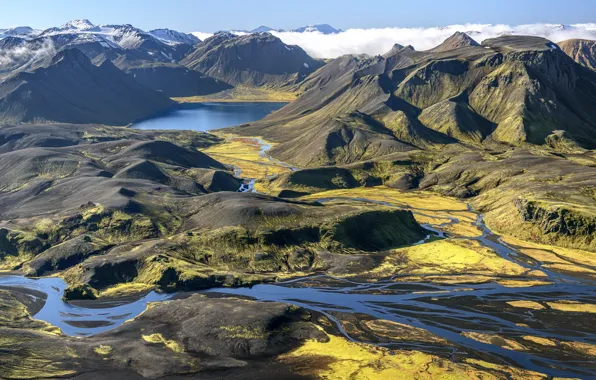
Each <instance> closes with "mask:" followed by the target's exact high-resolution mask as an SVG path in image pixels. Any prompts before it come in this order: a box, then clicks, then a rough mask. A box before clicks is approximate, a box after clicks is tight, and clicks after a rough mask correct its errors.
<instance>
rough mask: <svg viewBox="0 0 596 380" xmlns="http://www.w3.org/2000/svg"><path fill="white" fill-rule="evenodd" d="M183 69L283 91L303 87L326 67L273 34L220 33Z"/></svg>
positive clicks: (185, 62)
mask: <svg viewBox="0 0 596 380" xmlns="http://www.w3.org/2000/svg"><path fill="white" fill-rule="evenodd" d="M181 63H182V64H183V65H185V66H187V67H189V68H191V69H194V70H198V71H201V72H204V73H205V74H207V75H210V76H213V77H215V78H217V79H221V80H223V81H225V82H226V83H229V84H232V85H234V86H237V85H243V86H263V87H282V86H288V85H292V84H296V83H299V82H300V81H302V80H303V79H304V78H305V77H306V76H308V75H309V74H310V73H312V72H313V71H315V70H316V69H318V68H319V67H321V66H322V65H323V64H322V63H321V62H319V61H317V60H314V59H313V58H311V57H310V56H309V55H308V54H306V52H305V51H304V50H302V49H301V48H300V47H298V46H288V45H286V44H284V43H283V42H282V41H281V40H280V39H279V38H277V37H274V36H273V35H271V34H269V33H257V34H250V35H246V36H236V35H234V34H231V33H226V32H223V33H218V34H216V35H214V36H213V37H210V38H208V39H206V40H205V41H203V43H202V44H200V45H198V46H197V47H196V49H195V50H194V51H192V52H191V53H189V54H188V55H187V56H186V57H185V58H184V59H183V60H182V62H181Z"/></svg>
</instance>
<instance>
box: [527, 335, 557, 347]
mask: <svg viewBox="0 0 596 380" xmlns="http://www.w3.org/2000/svg"><path fill="white" fill-rule="evenodd" d="M523 338H524V340H528V341H530V342H534V343H537V344H540V345H542V346H550V347H556V346H557V342H555V341H553V340H550V339H547V338H542V337H539V336H531V335H526V336H524V337H523Z"/></svg>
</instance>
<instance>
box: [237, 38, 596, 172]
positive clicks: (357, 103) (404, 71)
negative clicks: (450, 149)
mask: <svg viewBox="0 0 596 380" xmlns="http://www.w3.org/2000/svg"><path fill="white" fill-rule="evenodd" d="M459 38H460V39H463V40H466V39H465V37H462V36H461V35H460V36H459ZM451 40H452V41H451V42H453V38H452V39H451ZM300 88H302V89H304V91H305V92H304V94H303V95H302V96H301V97H300V98H298V100H296V101H295V102H293V103H292V104H290V105H288V106H287V107H284V108H283V109H281V110H280V111H278V112H276V113H274V114H272V115H270V116H269V117H267V118H265V119H264V120H262V121H259V122H256V123H253V124H251V125H249V126H247V127H241V128H236V129H235V132H237V133H246V134H251V135H258V136H263V137H265V138H268V139H271V140H273V141H275V142H279V143H280V144H279V145H277V146H276V147H275V148H274V149H273V150H272V154H273V155H274V156H276V157H280V158H283V159H284V160H286V161H289V162H292V163H294V164H297V165H301V166H316V165H321V164H342V163H343V164H345V163H351V162H354V161H356V160H358V159H363V158H365V157H370V155H368V154H360V153H362V152H366V151H367V150H369V148H368V146H369V144H370V141H373V140H376V138H382V139H393V141H394V142H397V143H398V144H392V145H391V146H392V148H391V149H383V150H382V151H383V152H390V151H392V150H397V149H398V147H399V149H404V147H407V146H409V147H416V148H425V149H428V148H440V147H442V146H444V145H445V144H455V145H457V144H464V145H476V146H480V145H481V144H483V145H486V144H491V145H494V144H497V145H499V144H500V145H503V144H506V145H522V144H526V143H531V144H545V143H547V141H551V140H552V138H551V137H552V136H555V135H557V136H558V133H559V132H557V131H559V130H564V131H565V136H566V138H569V139H570V141H574V143H575V144H578V145H580V146H583V147H586V148H593V147H596V133H594V132H595V131H596V74H595V73H593V72H592V71H590V70H588V69H586V68H584V67H582V66H580V65H578V64H577V63H575V62H573V60H571V59H570V58H569V57H568V56H567V55H565V54H564V53H563V52H562V51H561V50H560V49H559V48H558V46H557V45H556V44H554V43H552V42H551V41H548V40H545V39H543V38H538V37H523V36H504V37H499V38H496V39H490V40H487V41H485V42H484V43H483V45H482V46H474V44H473V43H470V42H469V41H468V43H467V44H464V46H463V47H459V48H454V49H447V50H445V49H438V50H434V51H426V52H417V51H414V50H413V49H409V48H404V49H401V50H399V49H397V50H396V51H393V52H392V53H391V54H387V55H386V56H385V57H375V58H369V59H366V58H357V57H342V58H338V59H337V60H334V61H331V62H330V63H328V64H327V65H326V66H325V67H323V68H321V69H319V70H318V71H316V72H315V73H313V74H311V75H310V76H309V77H308V78H307V79H306V80H305V81H304V82H303V83H302V84H301V87H300ZM331 120H342V124H344V125H351V124H356V125H361V123H362V122H363V121H364V123H366V124H367V125H368V127H370V131H371V132H370V133H374V134H375V137H374V138H373V137H372V136H371V135H370V133H369V134H368V135H367V138H366V139H358V140H356V141H353V140H350V142H349V143H348V142H347V141H346V143H345V144H343V145H342V148H341V149H337V147H336V146H335V147H333V148H332V149H329V146H327V145H323V144H320V143H318V144H314V145H313V143H314V142H315V141H322V140H325V139H326V137H325V136H331V135H332V134H333V133H334V129H333V128H330V127H329V125H330V121H331ZM378 125H380V126H382V127H383V129H382V132H380V131H381V129H379V128H378ZM387 131H390V133H389V134H387ZM293 146H306V147H309V149H304V150H302V151H300V150H299V149H295V148H292V147H293ZM383 146H384V147H387V144H384V145H383ZM315 147H316V148H315ZM311 148H312V150H311ZM346 151H351V152H352V153H350V154H346V153H345V152H346ZM356 152H360V153H358V154H356ZM380 152H381V151H379V152H378V153H380Z"/></svg>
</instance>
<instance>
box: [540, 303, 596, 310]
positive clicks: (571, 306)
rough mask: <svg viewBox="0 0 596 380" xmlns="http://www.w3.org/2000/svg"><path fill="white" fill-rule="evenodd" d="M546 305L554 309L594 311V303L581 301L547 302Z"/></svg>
mask: <svg viewBox="0 0 596 380" xmlns="http://www.w3.org/2000/svg"><path fill="white" fill-rule="evenodd" d="M546 304H547V305H548V306H550V308H551V309H554V310H560V311H570V312H574V313H596V305H594V304H589V303H581V302H575V301H557V302H547V303H546Z"/></svg>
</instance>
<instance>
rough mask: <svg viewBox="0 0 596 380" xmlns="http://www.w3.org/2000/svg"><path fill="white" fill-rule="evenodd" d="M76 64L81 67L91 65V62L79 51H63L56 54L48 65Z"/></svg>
mask: <svg viewBox="0 0 596 380" xmlns="http://www.w3.org/2000/svg"><path fill="white" fill-rule="evenodd" d="M75 62H76V63H78V64H80V65H83V66H89V65H92V63H91V60H90V59H89V58H88V57H87V56H86V55H85V54H84V53H83V52H82V51H80V50H79V49H74V48H73V49H64V50H62V51H59V52H58V53H56V55H55V56H54V58H52V62H51V64H50V65H56V64H59V63H68V64H74V63H75Z"/></svg>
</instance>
